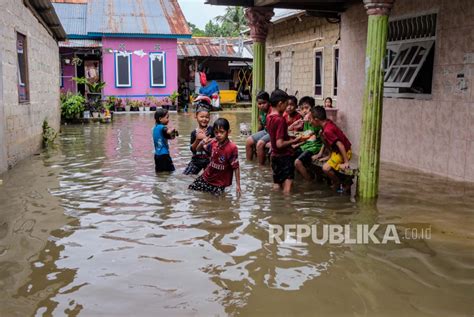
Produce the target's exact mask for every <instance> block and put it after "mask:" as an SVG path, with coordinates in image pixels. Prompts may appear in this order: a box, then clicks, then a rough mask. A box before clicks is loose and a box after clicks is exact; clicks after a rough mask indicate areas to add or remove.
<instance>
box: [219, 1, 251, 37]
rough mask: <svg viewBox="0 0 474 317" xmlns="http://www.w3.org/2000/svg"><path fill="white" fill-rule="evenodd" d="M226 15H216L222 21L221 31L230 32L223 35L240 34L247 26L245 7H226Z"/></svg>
mask: <svg viewBox="0 0 474 317" xmlns="http://www.w3.org/2000/svg"><path fill="white" fill-rule="evenodd" d="M225 10H226V12H225V14H224V15H219V16H217V17H215V20H216V21H217V22H220V23H221V25H220V27H221V31H222V32H223V33H228V34H226V35H223V36H239V35H240V33H241V32H242V31H243V30H244V29H245V28H246V27H247V19H246V18H245V13H244V8H242V7H226V9H225Z"/></svg>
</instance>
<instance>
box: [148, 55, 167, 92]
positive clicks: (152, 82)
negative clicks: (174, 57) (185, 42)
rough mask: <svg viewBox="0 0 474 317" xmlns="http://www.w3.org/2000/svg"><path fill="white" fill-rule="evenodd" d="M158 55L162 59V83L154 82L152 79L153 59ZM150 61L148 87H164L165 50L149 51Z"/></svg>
mask: <svg viewBox="0 0 474 317" xmlns="http://www.w3.org/2000/svg"><path fill="white" fill-rule="evenodd" d="M158 56H161V58H162V59H163V69H162V71H163V82H162V83H155V82H154V81H153V70H154V68H153V67H154V66H153V60H154V59H156V58H157V57H158ZM149 62H150V87H166V54H165V52H152V53H150V57H149Z"/></svg>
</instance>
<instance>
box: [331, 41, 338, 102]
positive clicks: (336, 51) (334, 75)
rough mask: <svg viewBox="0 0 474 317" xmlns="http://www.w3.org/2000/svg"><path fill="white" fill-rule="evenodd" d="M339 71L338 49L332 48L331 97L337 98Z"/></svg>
mask: <svg viewBox="0 0 474 317" xmlns="http://www.w3.org/2000/svg"><path fill="white" fill-rule="evenodd" d="M338 70H339V48H338V47H335V48H334V74H333V83H332V87H333V89H332V95H333V96H334V97H336V96H337V72H338Z"/></svg>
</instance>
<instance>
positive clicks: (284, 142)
mask: <svg viewBox="0 0 474 317" xmlns="http://www.w3.org/2000/svg"><path fill="white" fill-rule="evenodd" d="M270 102H271V104H272V105H273V106H274V108H275V110H276V111H277V113H276V114H272V115H270V116H268V118H267V129H268V134H270V142H271V145H272V154H271V158H272V170H273V188H274V189H279V188H282V187H283V192H284V193H286V194H288V193H290V192H291V186H292V184H293V179H294V178H295V165H294V162H293V154H294V153H293V148H292V147H291V145H292V144H295V143H298V142H299V141H300V137H297V138H295V139H293V140H292V139H290V136H289V135H288V125H287V124H286V120H285V118H283V113H284V112H285V109H286V107H287V105H288V94H287V93H286V92H284V91H283V90H280V89H276V90H275V91H273V92H272V95H271V97H270Z"/></svg>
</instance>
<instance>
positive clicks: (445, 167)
mask: <svg viewBox="0 0 474 317" xmlns="http://www.w3.org/2000/svg"><path fill="white" fill-rule="evenodd" d="M428 10H438V16H437V39H436V43H435V57H434V58H435V59H434V69H433V72H434V74H433V85H432V95H431V98H430V99H429V100H417V99H397V98H384V109H383V133H382V153H381V157H382V160H384V161H390V162H394V163H398V164H401V165H404V166H407V167H412V168H417V169H420V170H423V171H426V172H430V173H435V174H440V175H443V176H448V177H450V178H454V179H457V180H465V181H474V163H473V162H474V129H473V126H474V86H473V82H474V32H473V28H474V6H473V5H472V1H470V0H451V1H442V0H432V1H422V0H417V1H412V0H396V1H395V6H394V9H393V10H392V14H391V17H393V18H396V17H403V16H410V15H415V14H421V13H423V12H424V11H425V12H426V11H428ZM366 38H367V15H366V13H365V10H364V8H363V6H362V4H360V5H358V4H357V5H354V6H353V7H351V8H350V9H349V10H347V11H346V13H344V14H343V16H342V24H341V45H340V54H341V56H342V58H341V60H340V69H339V71H340V72H339V78H340V84H339V86H340V93H339V104H338V107H339V109H340V110H339V114H342V118H344V119H343V126H344V128H345V131H346V132H347V133H348V136H349V138H350V140H351V141H352V143H353V145H354V149H355V151H356V152H358V150H359V137H360V129H361V112H362V98H363V93H364V65H365V47H366ZM458 74H464V76H465V80H466V89H461V84H460V80H459V79H458V78H457V76H458Z"/></svg>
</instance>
